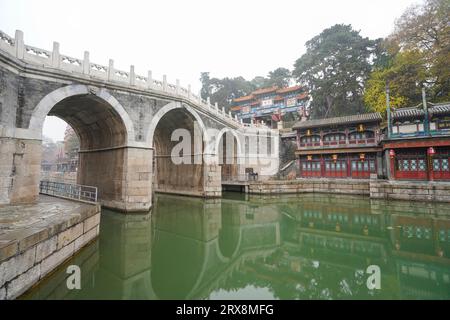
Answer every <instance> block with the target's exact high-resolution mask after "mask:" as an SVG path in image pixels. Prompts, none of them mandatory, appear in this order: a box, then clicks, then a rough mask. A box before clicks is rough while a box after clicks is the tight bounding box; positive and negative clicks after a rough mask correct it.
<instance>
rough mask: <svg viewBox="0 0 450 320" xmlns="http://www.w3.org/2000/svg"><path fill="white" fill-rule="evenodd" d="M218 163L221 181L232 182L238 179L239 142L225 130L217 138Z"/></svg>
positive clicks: (230, 132) (232, 134)
mask: <svg viewBox="0 0 450 320" xmlns="http://www.w3.org/2000/svg"><path fill="white" fill-rule="evenodd" d="M217 151H218V163H219V166H220V168H221V169H220V170H221V176H222V181H233V180H236V179H237V178H238V177H239V165H238V159H239V151H240V148H239V142H238V139H237V137H236V135H235V134H234V133H233V132H232V131H231V130H225V131H223V132H222V133H221V134H219V138H218V145H217Z"/></svg>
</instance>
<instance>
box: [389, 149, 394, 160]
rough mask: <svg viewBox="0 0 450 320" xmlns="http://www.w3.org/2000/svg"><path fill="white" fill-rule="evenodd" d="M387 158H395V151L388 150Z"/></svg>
mask: <svg viewBox="0 0 450 320" xmlns="http://www.w3.org/2000/svg"><path fill="white" fill-rule="evenodd" d="M389 157H391V159H392V158H394V157H395V150H394V149H390V150H389Z"/></svg>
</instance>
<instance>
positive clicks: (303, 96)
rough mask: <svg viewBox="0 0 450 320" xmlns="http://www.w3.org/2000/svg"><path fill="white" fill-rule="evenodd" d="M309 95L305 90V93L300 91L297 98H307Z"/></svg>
mask: <svg viewBox="0 0 450 320" xmlns="http://www.w3.org/2000/svg"><path fill="white" fill-rule="evenodd" d="M307 97H308V94H307V93H306V92H305V93H300V94H299V95H298V96H297V97H296V98H297V99H305V98H307Z"/></svg>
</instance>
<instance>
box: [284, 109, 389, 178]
mask: <svg viewBox="0 0 450 320" xmlns="http://www.w3.org/2000/svg"><path fill="white" fill-rule="evenodd" d="M381 121H382V117H381V115H380V114H379V113H367V114H359V115H352V116H345V117H336V118H328V119H320V120H307V121H300V122H297V123H296V124H295V125H294V126H293V130H296V132H297V151H296V155H297V156H298V161H299V163H298V166H299V171H300V172H299V176H300V177H327V178H369V177H370V174H371V173H377V174H379V175H381V174H382V153H381V151H382V149H381V147H380V146H379V141H380V124H381Z"/></svg>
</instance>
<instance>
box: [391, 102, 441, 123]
mask: <svg viewBox="0 0 450 320" xmlns="http://www.w3.org/2000/svg"><path fill="white" fill-rule="evenodd" d="M428 111H429V113H430V114H432V115H439V114H447V113H450V103H448V102H447V103H440V104H436V105H433V106H429V107H428ZM424 115H425V111H424V110H423V109H422V107H413V108H401V109H397V110H395V111H394V112H393V113H392V118H393V119H394V120H398V119H405V118H421V117H423V116H424Z"/></svg>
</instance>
